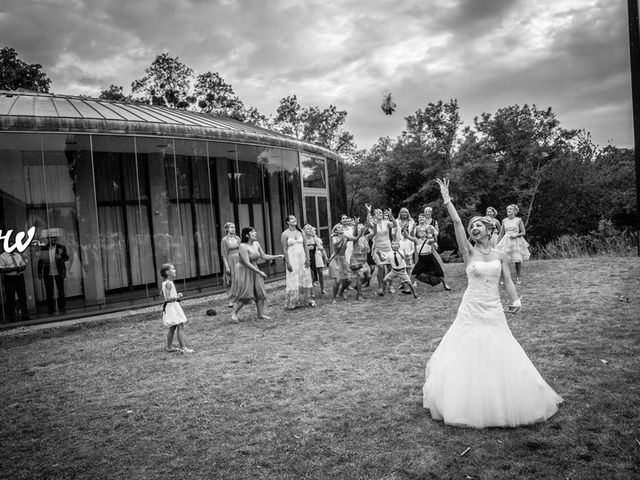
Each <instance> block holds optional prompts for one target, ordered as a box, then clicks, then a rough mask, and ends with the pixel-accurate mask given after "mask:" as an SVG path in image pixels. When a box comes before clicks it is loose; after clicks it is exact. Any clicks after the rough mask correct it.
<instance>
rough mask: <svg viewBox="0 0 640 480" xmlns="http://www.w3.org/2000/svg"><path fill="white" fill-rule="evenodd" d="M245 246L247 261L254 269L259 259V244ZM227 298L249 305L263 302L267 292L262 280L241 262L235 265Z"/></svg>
mask: <svg viewBox="0 0 640 480" xmlns="http://www.w3.org/2000/svg"><path fill="white" fill-rule="evenodd" d="M246 245H247V253H248V254H249V261H250V262H251V264H252V265H253V266H254V267H256V268H257V267H258V264H257V262H258V259H259V258H260V244H259V243H258V242H253V244H252V245H249V244H248V243H247V244H246ZM229 298H231V299H232V300H233V301H234V302H240V303H243V304H244V303H251V302H252V301H256V300H264V299H265V298H267V290H266V289H265V287H264V279H263V278H262V277H261V276H260V275H258V273H257V272H254V271H253V270H251V269H250V268H249V267H248V266H246V265H244V264H243V263H242V262H238V263H237V264H236V271H235V276H234V277H233V283H232V284H231V290H229Z"/></svg>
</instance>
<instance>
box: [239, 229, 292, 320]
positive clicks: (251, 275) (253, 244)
mask: <svg viewBox="0 0 640 480" xmlns="http://www.w3.org/2000/svg"><path fill="white" fill-rule="evenodd" d="M260 258H262V259H263V260H275V259H279V258H284V255H268V254H266V253H264V250H262V247H261V246H260V244H259V243H258V241H257V234H256V231H255V230H254V228H253V227H245V228H243V229H242V234H241V235H240V261H239V262H238V263H237V264H236V272H235V275H234V279H233V283H232V284H231V290H230V292H229V296H230V297H231V299H232V300H233V313H232V314H231V319H232V320H233V321H234V322H237V321H238V312H239V311H240V309H241V308H242V307H243V306H244V305H246V304H247V303H251V302H255V303H256V310H257V311H258V319H259V320H269V317H267V316H266V315H265V314H264V301H265V300H266V298H267V290H266V289H265V287H264V279H265V278H267V274H266V273H264V272H263V271H262V270H260V269H259V268H258V260H259V259H260Z"/></svg>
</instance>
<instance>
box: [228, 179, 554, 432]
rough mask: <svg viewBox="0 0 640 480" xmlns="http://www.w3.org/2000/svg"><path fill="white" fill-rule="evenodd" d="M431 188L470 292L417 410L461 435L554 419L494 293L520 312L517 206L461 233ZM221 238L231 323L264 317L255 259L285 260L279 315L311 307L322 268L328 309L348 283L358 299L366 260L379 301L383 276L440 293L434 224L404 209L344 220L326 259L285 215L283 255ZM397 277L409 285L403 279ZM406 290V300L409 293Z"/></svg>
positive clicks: (435, 357)
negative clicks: (327, 279)
mask: <svg viewBox="0 0 640 480" xmlns="http://www.w3.org/2000/svg"><path fill="white" fill-rule="evenodd" d="M437 182H438V184H439V185H440V189H441V193H442V198H443V201H444V205H445V207H446V209H447V212H448V214H449V215H450V217H451V219H452V221H453V226H454V232H455V237H456V242H457V244H458V251H459V252H460V255H461V256H462V258H463V261H464V264H465V270H466V274H467V277H468V282H469V283H468V287H467V289H466V291H465V293H464V295H463V298H462V302H461V304H460V307H459V308H458V313H457V316H456V319H455V321H454V322H453V324H452V325H451V327H450V328H449V330H448V331H447V332H446V334H445V335H444V337H443V338H442V340H441V342H440V344H439V345H438V347H437V348H436V350H435V351H434V353H433V354H432V356H431V358H430V359H429V361H428V362H427V365H426V369H425V377H426V379H425V383H424V386H423V404H424V407H425V408H427V409H428V410H429V412H430V414H431V416H432V417H433V418H434V419H437V420H443V421H444V422H445V423H447V424H450V425H455V426H463V427H473V428H485V427H516V426H519V425H526V424H531V423H535V422H540V421H544V420H546V419H548V418H549V417H550V416H552V415H553V414H554V413H555V412H556V411H557V410H558V405H559V404H560V403H561V402H562V401H563V399H562V397H560V395H558V394H557V393H556V392H555V391H554V390H553V389H552V388H551V387H550V386H549V385H548V384H547V383H546V382H545V380H544V379H543V378H542V376H541V375H540V373H539V372H538V371H537V369H536V368H535V366H534V365H533V364H532V362H531V361H530V360H529V358H528V357H527V355H526V353H525V352H524V350H523V349H522V347H521V346H520V344H519V343H518V342H517V340H516V339H515V338H514V337H513V335H512V334H511V331H510V329H509V326H508V325H507V322H506V317H505V311H504V309H503V307H502V304H501V300H500V293H499V283H501V284H503V285H504V288H505V290H506V292H507V294H508V295H509V297H510V298H511V304H510V305H509V306H508V309H507V311H508V312H510V313H516V312H518V311H519V310H520V309H521V307H522V302H521V299H520V297H518V293H517V291H516V286H515V284H514V282H513V281H512V279H511V272H510V264H511V263H515V264H516V279H517V280H516V283H518V284H519V283H521V280H520V276H521V272H522V270H521V268H522V262H523V261H524V260H527V259H528V257H529V251H528V244H527V242H526V241H525V240H524V238H523V237H524V234H525V229H524V224H523V222H522V220H521V219H519V218H518V217H516V215H517V213H518V209H517V206H515V205H509V206H508V207H507V217H506V218H505V219H504V220H503V221H502V223H500V222H498V221H497V220H496V218H495V217H496V213H497V212H496V211H495V209H493V208H491V207H489V208H488V209H487V211H486V215H485V216H476V217H473V218H472V219H471V221H470V222H469V224H468V226H467V228H466V230H465V228H464V227H463V225H462V222H461V220H460V217H459V216H458V213H457V211H456V209H455V207H454V206H453V204H452V202H451V198H450V196H449V182H448V181H447V180H444V179H443V180H438V181H437ZM225 230H226V235H225V237H224V238H223V240H222V252H223V259H224V266H225V273H226V275H227V276H228V279H229V281H230V289H229V298H230V300H231V303H230V305H231V306H233V314H232V318H233V319H234V320H235V321H237V319H238V318H237V313H238V311H239V310H240V308H241V307H242V305H244V304H246V303H248V302H250V301H255V302H256V306H257V310H258V318H265V319H266V318H268V317H267V316H266V315H264V312H263V307H264V299H265V289H264V281H263V279H264V277H266V274H265V273H263V272H262V271H261V270H260V269H259V268H258V267H257V265H256V262H257V260H258V259H260V258H262V259H264V260H271V259H276V258H282V259H284V261H285V264H286V269H287V273H286V300H285V302H286V305H285V306H286V308H289V309H290V308H295V307H297V306H300V305H304V304H308V305H310V306H315V302H314V301H313V296H312V287H313V282H314V272H315V273H317V270H320V271H322V270H323V268H324V267H325V266H326V265H328V266H329V270H330V272H331V275H332V277H333V278H334V300H335V298H336V296H338V295H344V293H345V290H346V288H348V286H349V285H350V282H351V280H354V279H355V281H356V290H357V292H358V297H360V296H361V286H362V283H363V282H364V281H368V279H370V278H371V275H370V272H368V273H369V275H367V272H366V268H365V267H366V266H368V265H367V258H371V259H373V260H374V263H375V268H377V270H378V272H377V273H376V275H377V278H378V292H377V293H378V294H379V295H384V293H385V290H390V286H387V283H388V279H389V278H390V274H389V268H390V269H391V271H392V272H393V271H396V272H397V271H398V270H400V269H406V270H407V271H408V270H409V269H411V271H412V274H413V276H414V277H416V279H418V280H420V281H423V282H425V283H429V284H431V285H438V284H439V283H442V284H443V286H444V288H446V289H448V288H449V287H448V285H447V284H446V282H445V281H444V273H443V269H442V260H441V259H440V257H439V255H438V254H437V241H438V234H439V230H438V223H437V222H436V221H435V219H433V217H432V210H431V208H429V207H427V208H426V209H425V211H424V212H423V213H421V214H420V215H419V216H418V221H417V222H415V221H414V220H413V219H412V218H411V216H410V215H409V211H408V210H407V209H406V208H402V209H401V210H400V212H399V215H398V218H394V217H393V216H392V214H391V211H390V210H386V211H383V210H381V209H375V210H373V211H372V210H371V206H370V205H367V221H366V223H364V224H360V223H359V222H358V221H357V220H356V221H353V220H352V219H349V218H348V217H347V216H346V215H343V217H342V218H341V221H340V223H339V224H337V225H336V226H335V227H334V229H333V235H332V237H331V238H332V240H331V243H332V255H331V257H330V258H327V255H326V253H325V252H324V248H323V246H322V242H321V241H319V238H317V236H316V235H315V232H314V231H313V228H312V227H310V226H305V229H304V230H303V229H301V228H300V227H299V225H298V223H297V219H296V217H295V216H293V215H290V216H288V217H287V228H286V229H285V230H284V232H283V233H282V236H281V243H282V249H283V252H284V254H283V255H268V254H266V253H265V252H264V251H263V249H262V247H261V246H260V244H259V243H258V242H257V241H256V232H255V230H254V229H253V228H251V227H248V228H244V229H243V230H242V234H241V236H240V237H237V236H236V235H235V226H234V225H233V224H231V223H227V224H226V225H225ZM369 246H370V249H369V248H368V247H369ZM427 257H429V258H427ZM400 259H401V260H402V261H401V262H400V261H399V260H400ZM414 260H415V261H414ZM405 273H406V272H405ZM391 277H392V275H391ZM316 278H318V277H316ZM319 278H322V277H319ZM401 278H405V279H408V277H407V276H406V275H405V276H401ZM319 281H320V280H319ZM321 285H324V284H321ZM411 291H412V292H413V293H414V295H415V291H414V290H413V288H411ZM323 293H324V288H323Z"/></svg>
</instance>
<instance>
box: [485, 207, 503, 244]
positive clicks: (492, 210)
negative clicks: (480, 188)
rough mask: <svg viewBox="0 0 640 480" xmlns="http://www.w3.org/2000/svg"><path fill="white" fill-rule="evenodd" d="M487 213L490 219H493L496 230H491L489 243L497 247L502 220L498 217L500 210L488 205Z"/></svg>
mask: <svg viewBox="0 0 640 480" xmlns="http://www.w3.org/2000/svg"><path fill="white" fill-rule="evenodd" d="M485 215H486V217H487V218H488V219H489V220H491V223H493V227H494V230H493V232H491V238H490V239H489V243H490V244H491V247H492V248H496V245H497V244H498V237H499V236H500V220H498V219H497V218H496V217H497V216H498V211H497V210H496V209H495V208H493V207H487V210H486V212H485Z"/></svg>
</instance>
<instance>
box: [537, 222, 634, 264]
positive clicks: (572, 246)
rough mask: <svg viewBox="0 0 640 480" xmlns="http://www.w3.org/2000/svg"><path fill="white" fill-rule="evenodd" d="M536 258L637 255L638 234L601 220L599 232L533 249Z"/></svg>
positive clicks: (565, 238)
mask: <svg viewBox="0 0 640 480" xmlns="http://www.w3.org/2000/svg"><path fill="white" fill-rule="evenodd" d="M531 253H532V255H533V256H535V257H536V258H540V259H544V258H574V257H588V256H593V255H635V254H637V253H638V232H635V231H629V230H624V231H620V230H617V229H616V228H615V227H614V226H613V223H612V222H611V220H607V219H604V218H602V219H600V221H599V222H598V230H593V231H591V232H589V234H587V235H578V234H572V235H562V236H560V237H558V238H556V239H555V240H552V241H551V242H549V243H547V244H546V245H544V246H540V247H533V248H532V252H531Z"/></svg>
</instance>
